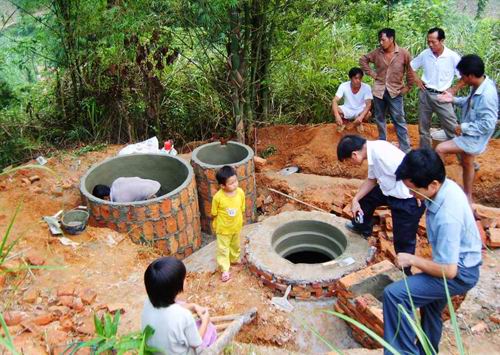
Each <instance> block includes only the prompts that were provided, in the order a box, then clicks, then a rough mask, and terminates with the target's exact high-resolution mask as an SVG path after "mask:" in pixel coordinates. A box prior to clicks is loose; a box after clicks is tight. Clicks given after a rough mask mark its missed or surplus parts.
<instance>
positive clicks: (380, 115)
mask: <svg viewBox="0 0 500 355" xmlns="http://www.w3.org/2000/svg"><path fill="white" fill-rule="evenodd" d="M373 104H374V106H375V122H376V123H377V127H378V139H381V140H384V141H385V140H387V124H386V122H385V114H386V112H387V111H389V115H390V116H391V120H392V123H393V124H394V126H395V127H396V135H397V136H398V141H399V149H401V150H402V151H403V152H405V153H408V152H409V151H410V149H411V146H410V139H409V138H408V128H407V127H406V120H405V111H404V108H403V96H401V95H398V96H396V97H394V98H392V97H391V95H389V92H388V91H387V90H385V92H384V96H383V98H382V99H379V98H378V97H374V98H373Z"/></svg>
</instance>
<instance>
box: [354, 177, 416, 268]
mask: <svg viewBox="0 0 500 355" xmlns="http://www.w3.org/2000/svg"><path fill="white" fill-rule="evenodd" d="M359 204H360V205H361V209H362V210H363V223H362V224H359V223H356V221H354V220H353V221H352V223H353V225H354V226H355V227H356V228H357V229H359V230H360V231H366V232H370V233H371V231H372V228H373V223H372V220H373V213H374V212H375V209H376V208H377V207H380V206H389V208H390V210H391V212H392V224H393V233H394V249H395V250H396V254H397V253H409V254H415V247H416V244H417V229H418V222H419V221H420V217H422V214H423V213H424V211H425V205H424V204H423V203H422V205H421V206H420V207H419V206H418V204H417V200H416V199H415V198H407V199H399V198H396V197H392V196H385V195H384V194H383V193H382V190H380V186H379V185H378V184H377V186H375V187H374V188H373V189H372V190H371V191H370V192H369V193H368V194H367V195H366V196H365V197H363V198H362V199H361V200H360V201H359ZM409 269H410V268H408V270H406V269H405V273H406V274H408V275H409V274H410V273H409Z"/></svg>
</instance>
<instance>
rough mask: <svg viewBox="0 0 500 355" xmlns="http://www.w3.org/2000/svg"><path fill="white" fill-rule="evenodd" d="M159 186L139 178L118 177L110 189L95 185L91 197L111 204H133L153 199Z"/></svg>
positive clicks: (154, 182)
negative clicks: (108, 201)
mask: <svg viewBox="0 0 500 355" xmlns="http://www.w3.org/2000/svg"><path fill="white" fill-rule="evenodd" d="M160 187H161V184H160V183H159V182H158V181H155V180H150V179H141V178H140V177H120V178H118V179H116V180H115V181H113V183H112V184H111V188H109V186H106V185H96V186H95V187H94V189H93V190H92V195H94V196H95V197H97V198H100V199H103V200H110V201H112V202H135V201H144V200H149V199H150V198H154V197H155V194H156V193H157V192H158V191H159V190H160Z"/></svg>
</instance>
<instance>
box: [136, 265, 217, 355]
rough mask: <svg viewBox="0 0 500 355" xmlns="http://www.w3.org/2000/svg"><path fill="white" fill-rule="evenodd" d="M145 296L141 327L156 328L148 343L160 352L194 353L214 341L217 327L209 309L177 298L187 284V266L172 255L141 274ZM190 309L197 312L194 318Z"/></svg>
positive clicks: (150, 266)
mask: <svg viewBox="0 0 500 355" xmlns="http://www.w3.org/2000/svg"><path fill="white" fill-rule="evenodd" d="M144 284H145V286H146V292H147V294H148V297H147V298H146V299H145V300H144V308H143V310H142V317H141V319H142V324H141V328H142V330H144V329H145V328H146V326H148V325H149V326H150V327H151V328H153V329H154V330H155V332H154V334H153V335H152V336H151V338H149V339H148V345H149V346H150V347H153V348H155V349H157V350H159V351H160V352H161V353H162V354H196V353H198V351H199V350H201V349H204V348H207V347H209V346H210V345H212V344H213V343H214V342H215V341H216V340H217V330H216V328H215V326H214V325H213V324H212V323H210V321H209V320H210V316H209V314H208V309H207V308H205V307H201V306H199V305H197V304H195V303H185V302H182V301H180V300H178V299H176V298H177V296H178V294H180V293H181V292H182V291H183V290H184V288H185V287H186V267H185V266H184V264H183V262H182V261H180V260H177V259H176V258H175V257H171V256H167V257H163V258H159V259H156V260H155V261H153V262H152V263H151V264H149V266H148V268H147V269H146V272H145V273H144ZM191 312H194V313H196V314H197V315H198V316H199V317H200V320H199V321H195V319H194V317H193V315H192V314H191Z"/></svg>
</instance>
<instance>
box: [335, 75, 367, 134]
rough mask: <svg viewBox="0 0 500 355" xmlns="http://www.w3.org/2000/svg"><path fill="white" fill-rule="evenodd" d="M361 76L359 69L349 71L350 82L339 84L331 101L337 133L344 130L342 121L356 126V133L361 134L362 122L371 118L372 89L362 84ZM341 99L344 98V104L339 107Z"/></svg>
mask: <svg viewBox="0 0 500 355" xmlns="http://www.w3.org/2000/svg"><path fill="white" fill-rule="evenodd" d="M363 75H364V73H363V71H362V70H361V69H360V68H351V70H349V79H350V81H346V82H345V83H342V84H340V86H339V88H338V89H337V93H336V94H335V97H334V98H333V100H332V115H333V118H335V122H336V123H337V131H338V132H342V131H343V130H344V128H345V124H344V121H351V120H352V121H353V122H354V124H355V125H356V129H357V130H358V132H362V131H363V126H362V124H363V121H367V120H368V119H369V118H370V116H371V113H370V108H371V106H372V100H373V96H372V89H371V88H370V86H369V85H368V84H365V83H363V82H362V81H363ZM342 98H344V104H343V105H339V104H338V103H339V101H340V100H341V99H342Z"/></svg>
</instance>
